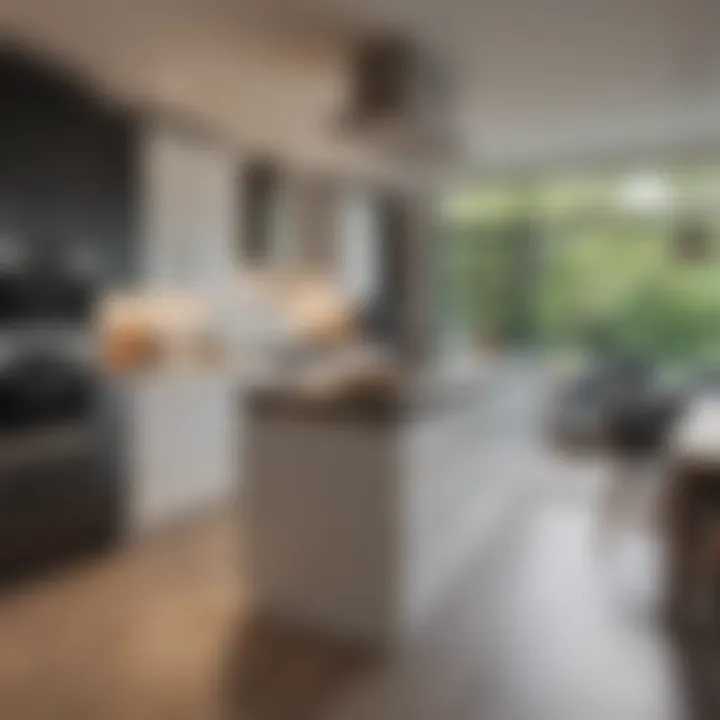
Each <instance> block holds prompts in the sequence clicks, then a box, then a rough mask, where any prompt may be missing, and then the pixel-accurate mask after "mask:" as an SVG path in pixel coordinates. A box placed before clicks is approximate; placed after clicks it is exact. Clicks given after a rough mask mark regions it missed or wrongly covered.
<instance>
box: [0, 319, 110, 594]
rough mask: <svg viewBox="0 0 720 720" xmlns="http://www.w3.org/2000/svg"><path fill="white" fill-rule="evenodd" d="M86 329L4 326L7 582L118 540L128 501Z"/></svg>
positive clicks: (1, 521) (2, 512)
mask: <svg viewBox="0 0 720 720" xmlns="http://www.w3.org/2000/svg"><path fill="white" fill-rule="evenodd" d="M91 344H92V343H91V337H90V331H89V330H88V328H87V327H78V326H64V327H58V326H57V325H55V326H51V325H49V324H44V325H37V324H35V325H26V326H24V327H23V328H22V329H18V328H17V327H15V328H13V329H8V327H7V326H5V328H4V329H2V328H1V327H0V580H2V581H10V580H14V579H17V578H22V577H26V576H27V575H29V574H33V573H35V572H36V571H40V570H43V569H48V568H52V567H57V566H59V565H60V564H63V563H65V562H67V561H69V560H73V559H75V558H78V557H80V556H83V555H86V554H87V553H89V552H94V551H96V550H98V549H100V548H102V547H104V546H106V545H107V544H109V543H111V542H113V540H115V538H116V537H117V536H118V533H119V531H120V519H121V513H120V509H121V498H120V493H119V484H118V482H117V477H118V475H117V471H116V468H115V467H114V462H115V460H114V458H113V454H112V451H113V444H114V439H113V436H112V430H111V426H110V424H109V422H108V413H107V397H108V392H107V383H106V382H105V380H104V379H103V377H102V375H101V374H100V373H99V371H98V368H97V364H96V362H95V359H94V353H93V351H92V347H91Z"/></svg>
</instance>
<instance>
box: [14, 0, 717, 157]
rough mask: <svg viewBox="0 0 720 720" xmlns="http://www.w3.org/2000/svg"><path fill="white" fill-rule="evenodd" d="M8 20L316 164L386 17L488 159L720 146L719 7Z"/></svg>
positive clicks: (231, 2)
mask: <svg viewBox="0 0 720 720" xmlns="http://www.w3.org/2000/svg"><path fill="white" fill-rule="evenodd" d="M0 22H3V23H4V24H5V26H6V27H7V28H8V29H9V31H11V32H13V33H16V34H22V35H24V36H30V37H34V38H36V39H37V40H38V41H39V42H40V43H42V44H43V45H46V46H48V47H53V48H55V49H57V50H58V51H61V52H62V53H65V54H67V55H68V56H73V57H74V58H75V59H76V60H78V61H79V62H80V63H81V64H82V65H83V66H84V68H86V69H87V70H89V71H90V72H91V73H92V74H94V75H95V76H96V77H98V78H99V79H100V81H101V83H102V84H104V85H106V86H107V87H109V88H113V90H114V91H116V92H120V93H121V94H124V95H134V96H136V97H143V98H146V99H151V100H152V101H157V102H161V103H168V104H171V105H176V106H178V107H181V108H182V107H187V108H188V109H193V110H194V111H196V114H198V115H199V116H201V117H205V118H206V119H208V120H209V121H211V122H214V123H215V124H216V125H217V126H218V127H220V128H222V129H223V130H224V131H225V132H227V133H228V134H229V135H231V136H234V137H237V138H238V139H239V140H240V139H246V140H248V141H251V142H254V143H265V144H267V145H274V146H277V147H282V148H283V149H284V150H286V151H288V152H290V153H293V152H294V153H295V154H296V155H298V157H299V156H305V157H306V158H307V159H309V158H310V157H313V158H321V157H322V158H323V160H327V161H328V162H329V161H330V159H331V158H332V159H335V160H338V159H340V162H341V163H346V164H348V165H351V164H352V163H353V162H355V161H357V160H358V157H359V155H358V153H356V152H355V151H354V150H353V149H352V148H349V147H347V146H346V145H344V144H343V142H342V141H341V139H340V138H339V137H337V136H336V134H335V133H334V131H333V123H332V118H333V115H334V113H336V112H337V111H338V106H339V104H340V103H341V99H342V96H343V93H344V80H345V71H346V66H345V62H346V59H347V49H348V47H349V45H348V38H349V37H352V36H353V35H356V34H358V33H360V32H363V31H365V30H367V29H382V28H392V29H395V30H398V31H401V32H406V33H409V34H412V35H416V36H418V37H419V38H422V39H423V40H424V41H426V42H427V43H429V44H431V45H433V46H435V47H436V48H437V50H438V51H439V52H441V53H442V54H443V55H445V56H446V57H447V58H448V59H449V60H450V62H451V63H452V66H453V68H454V69H455V71H456V73H457V77H458V81H459V87H460V90H461V93H460V95H461V110H462V119H463V123H464V125H465V127H466V128H467V129H468V131H469V136H470V139H471V142H470V146H469V151H468V152H469V155H471V159H472V161H473V162H474V163H477V164H478V167H479V168H480V169H481V170H482V169H485V170H488V171H490V170H506V169H513V168H517V167H528V166H535V165H545V164H549V163H550V164H551V163H566V162H575V161H581V162H583V161H593V162H594V161H597V160H598V159H603V158H606V157H615V158H620V159H621V160H622V158H623V157H626V156H627V155H629V154H632V155H633V156H641V157H642V156H647V157H653V156H656V155H660V154H666V153H670V152H673V153H674V152H678V151H683V150H691V149H693V148H694V149H699V150H700V151H701V152H703V153H706V154H711V153H714V152H715V147H716V146H717V147H718V148H719V149H720V43H716V42H715V41H714V37H713V33H714V30H715V29H716V28H717V27H720V1H719V0H142V1H141V0H4V2H3V3H2V5H1V6H0ZM719 155H720V153H719ZM321 164H322V163H321Z"/></svg>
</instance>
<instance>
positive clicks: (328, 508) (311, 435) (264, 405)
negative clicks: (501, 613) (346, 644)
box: [241, 368, 538, 645]
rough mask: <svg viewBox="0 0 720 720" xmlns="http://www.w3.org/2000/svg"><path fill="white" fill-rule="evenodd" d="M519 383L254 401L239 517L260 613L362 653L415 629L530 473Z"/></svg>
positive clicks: (484, 380) (501, 377) (491, 379)
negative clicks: (362, 647)
mask: <svg viewBox="0 0 720 720" xmlns="http://www.w3.org/2000/svg"><path fill="white" fill-rule="evenodd" d="M528 380H530V378H529V376H528V374H527V373H525V372H524V371H523V372H518V371H517V369H515V370H513V371H507V368H505V369H504V370H503V369H495V370H493V372H492V373H491V375H490V376H483V377H478V378H476V379H475V380H474V381H473V382H471V383H465V384H464V385H463V386H462V387H455V388H449V387H435V388H433V389H432V390H426V391H425V392H423V393H413V394H404V395H401V394H399V393H398V394H394V395H393V394H386V395H384V396H376V397H373V396H371V395H368V396H366V397H357V396H356V397H354V398H334V399H329V398H325V399H323V400H312V399H310V398H308V397H306V396H303V395H295V394H293V393H291V392H288V391H279V390H270V389H267V388H266V389H265V390H262V391H256V392H254V393H250V395H249V397H248V398H246V405H245V412H246V418H247V425H246V431H247V435H246V442H245V449H246V452H245V460H246V466H245V472H244V477H245V485H244V492H243V500H242V502H241V508H242V510H243V512H244V514H245V522H244V527H245V530H246V545H245V547H246V550H247V568H248V573H249V586H250V589H251V592H252V594H253V602H254V605H255V607H256V609H257V610H258V611H259V612H261V613H264V614H267V615H270V616H277V617H280V618H282V620H283V621H285V622H287V621H293V622H296V623H299V624H302V625H306V626H312V627H316V628H318V629H319V630H322V631H325V632H329V633H333V634H335V635H338V636H343V637H346V638H352V639H356V640H359V641H362V642H364V643H371V644H380V645H387V644H391V643H393V642H395V641H396V640H398V639H400V638H401V637H403V636H405V635H406V634H408V633H409V632H411V631H412V629H413V627H415V626H416V625H417V624H418V623H421V622H422V621H423V619H424V618H426V617H427V615H428V613H430V612H432V609H433V608H434V607H435V606H436V605H437V603H438V602H439V600H440V599H441V598H442V597H443V596H444V594H445V592H446V591H447V589H448V588H449V587H450V586H451V585H452V583H453V582H454V581H455V580H456V579H457V576H458V573H459V572H460V571H461V570H462V569H463V568H464V567H465V566H466V565H467V563H468V562H469V561H470V560H471V559H472V558H473V557H474V556H475V555H476V554H477V552H478V548H479V547H481V546H482V540H483V537H485V536H486V533H487V530H488V525H489V523H492V522H496V521H499V520H500V519H501V518H502V517H503V510H504V508H502V507H500V506H501V505H502V504H503V503H505V502H506V501H507V499H508V498H510V497H511V496H512V493H511V492H508V488H509V487H510V486H516V487H520V486H521V483H519V482H518V480H519V479H522V478H523V477H524V476H526V475H527V471H528V468H529V467H530V466H532V464H533V461H532V459H531V457H530V454H531V452H532V451H531V447H532V444H531V443H529V442H528V438H529V436H530V435H531V434H532V432H533V428H534V427H535V421H536V419H537V413H535V412H534V410H535V409H536V408H537V407H538V403H537V402H536V401H537V399H538V393H536V392H535V393H534V392H529V391H528V387H530V386H532V387H533V388H536V389H537V387H538V386H537V385H535V384H533V383H532V381H531V382H529V383H528Z"/></svg>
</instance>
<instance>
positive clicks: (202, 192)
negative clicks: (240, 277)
mask: <svg viewBox="0 0 720 720" xmlns="http://www.w3.org/2000/svg"><path fill="white" fill-rule="evenodd" d="M142 148H143V150H142V157H143V172H142V176H143V193H142V194H143V209H144V212H143V217H144V256H143V275H144V278H145V280H146V282H147V283H148V284H149V285H151V286H165V287H167V286H174V287H183V288H187V289H189V288H194V289H197V290H203V291H208V292H215V291H217V292H223V291H224V290H225V289H227V288H228V287H229V285H230V284H231V283H232V282H233V278H234V269H235V252H234V241H235V236H236V227H237V216H238V209H237V207H236V201H235V158H234V155H233V153H232V152H231V151H229V150H228V149H227V148H224V147H222V146H220V145H219V144H216V143H214V142H212V141H209V140H207V139H204V138H200V137H197V136H195V135H193V134H192V133H189V132H186V131H184V130H183V129H182V128H179V127H177V126H176V125H175V124H172V123H169V122H168V123H165V122H153V123H149V124H147V125H146V127H145V128H144V129H143V136H142Z"/></svg>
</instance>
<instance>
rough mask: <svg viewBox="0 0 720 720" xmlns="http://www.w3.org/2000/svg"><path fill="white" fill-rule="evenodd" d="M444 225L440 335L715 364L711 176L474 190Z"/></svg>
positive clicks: (715, 184)
mask: <svg viewBox="0 0 720 720" xmlns="http://www.w3.org/2000/svg"><path fill="white" fill-rule="evenodd" d="M444 217H445V222H446V227H447V230H448V232H447V243H446V246H445V253H444V262H445V265H444V268H443V276H444V279H445V282H444V285H443V293H442V295H443V312H444V318H445V325H446V326H447V327H448V328H450V329H451V330H452V331H453V332H456V333H464V334H466V335H469V336H471V337H472V338H473V340H474V341H475V342H476V343H477V344H478V345H479V346H481V347H486V348H487V347H490V348H496V347H498V346H499V347H508V346H511V345H515V344H518V343H521V344H532V345H533V346H536V347H542V348H545V349H549V350H573V351H578V350H579V351H582V352H591V353H593V354H614V355H617V354H621V355H633V356H641V357H644V358H647V359H650V360H653V361H655V362H658V363H660V364H661V365H662V366H663V367H664V368H666V369H667V370H668V371H669V372H670V371H673V372H675V371H677V372H682V371H684V370H686V369H688V368H691V369H694V368H696V367H698V366H700V365H711V364H714V363H715V362H716V361H717V360H720V168H717V169H716V168H701V169H697V168H684V169H679V170H674V171H668V172H640V173H627V174H622V175H616V176H613V177H608V176H606V177H590V178H581V177H574V178H558V179H547V180H544V181H538V182H532V183H531V182H527V183H522V184H519V183H518V184H506V185H502V186H500V185H496V186H487V187H478V188H475V189H471V190H469V191H467V192H464V193H460V194H457V195H455V196H453V197H450V198H448V199H447V202H446V203H445V207H444Z"/></svg>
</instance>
